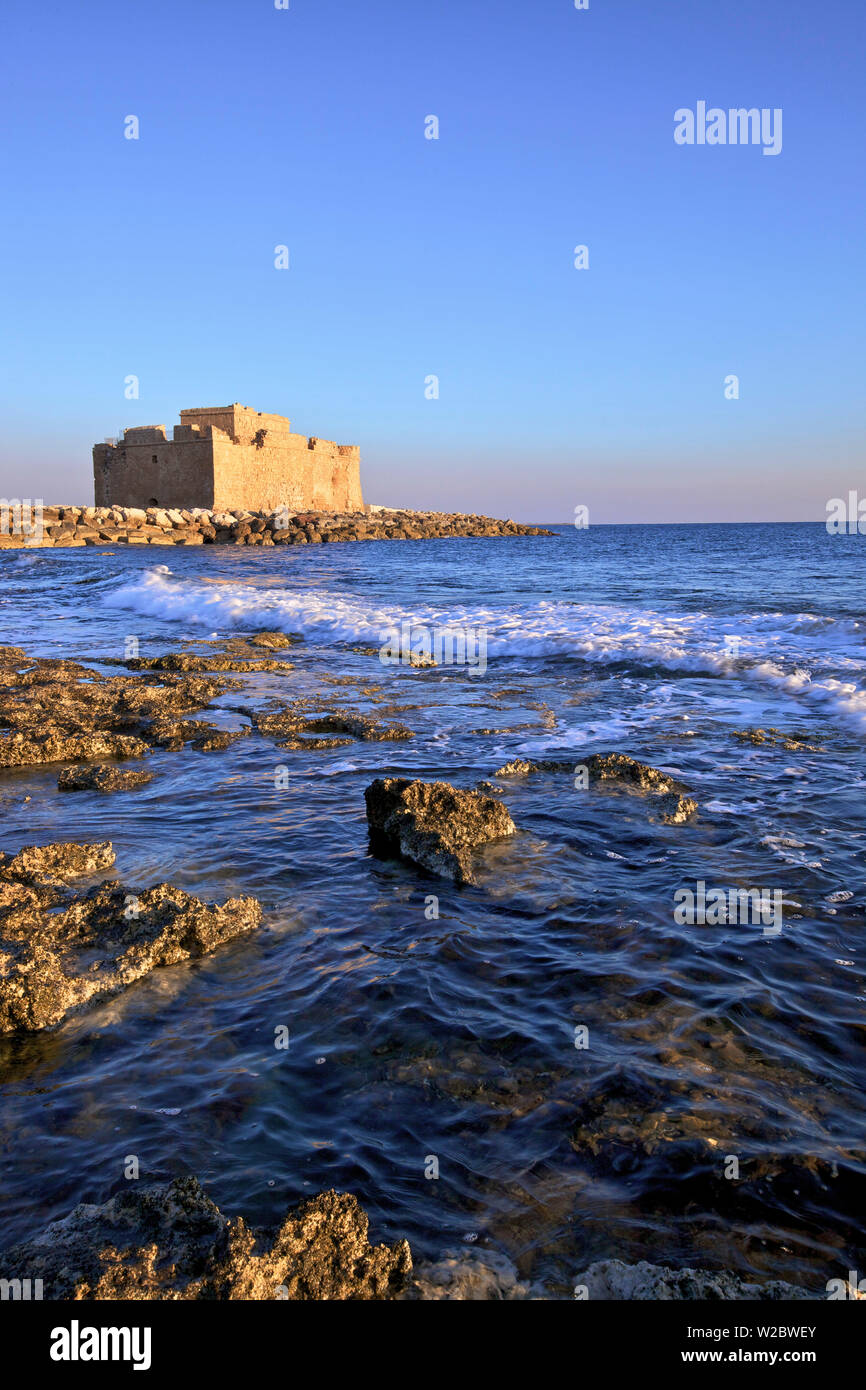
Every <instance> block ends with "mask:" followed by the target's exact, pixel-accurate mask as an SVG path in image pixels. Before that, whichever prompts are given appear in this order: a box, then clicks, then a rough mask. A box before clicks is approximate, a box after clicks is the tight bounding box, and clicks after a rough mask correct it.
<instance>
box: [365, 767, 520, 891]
mask: <svg viewBox="0 0 866 1390" xmlns="http://www.w3.org/2000/svg"><path fill="white" fill-rule="evenodd" d="M364 798H365V801H366V805H367V820H368V821H369V824H370V830H371V841H372V844H373V846H374V848H376V849H377V850H378V851H383V850H384V851H389V850H390V851H391V852H392V853H397V854H399V855H401V856H402V857H403V858H404V859H410V860H412V862H413V863H415V864H419V865H420V866H421V867H422V868H425V869H428V870H429V871H430V872H431V873H434V874H438V875H440V876H441V877H442V878H450V879H453V880H454V882H455V883H458V884H469V883H474V882H475V875H474V871H473V867H472V855H473V851H474V850H476V849H478V848H479V847H480V846H481V845H485V844H487V843H489V842H490V841H491V840H499V839H503V838H504V837H505V836H508V835H513V834H514V833H515V829H516V827H515V825H514V822H513V820H512V819H511V816H510V815H509V813H508V811H507V809H506V808H505V806H503V805H502V803H501V802H499V801H495V800H494V799H493V798H492V797H489V796H482V795H480V794H479V793H478V792H474V791H460V790H458V788H456V787H452V786H451V785H450V784H449V783H448V782H420V781H416V782H412V781H409V780H408V779H407V778H401V777H391V778H385V779H382V778H377V779H376V781H375V782H373V783H371V785H370V786H369V787H368V788H367V790H366V791H365V793H364Z"/></svg>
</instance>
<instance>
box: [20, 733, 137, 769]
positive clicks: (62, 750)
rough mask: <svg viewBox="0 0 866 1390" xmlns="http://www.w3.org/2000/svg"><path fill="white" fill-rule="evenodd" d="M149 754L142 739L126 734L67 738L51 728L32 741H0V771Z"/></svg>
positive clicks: (23, 736) (68, 735)
mask: <svg viewBox="0 0 866 1390" xmlns="http://www.w3.org/2000/svg"><path fill="white" fill-rule="evenodd" d="M149 752H150V749H149V748H148V746H147V744H146V743H145V742H144V741H143V740H142V739H140V738H133V737H131V736H130V735H127V734H112V733H105V732H103V731H101V730H98V731H95V732H93V733H75V734H67V733H65V732H64V731H63V730H61V729H56V728H55V729H49V730H48V732H47V733H44V734H41V735H36V736H34V737H30V736H28V735H27V734H25V733H10V734H7V735H6V736H5V737H4V738H0V767H29V766H32V765H33V764H35V763H61V762H62V763H66V762H79V761H80V760H82V759H85V758H142V757H144V756H145V755H146V754H147V753H149Z"/></svg>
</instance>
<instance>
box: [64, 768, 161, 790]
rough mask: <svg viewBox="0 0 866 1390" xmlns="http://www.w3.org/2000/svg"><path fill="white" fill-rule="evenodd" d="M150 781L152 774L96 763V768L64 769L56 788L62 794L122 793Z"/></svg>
mask: <svg viewBox="0 0 866 1390" xmlns="http://www.w3.org/2000/svg"><path fill="white" fill-rule="evenodd" d="M152 780H153V773H152V772H144V771H143V770H139V769H135V768H122V767H113V766H112V765H111V764H110V763H98V764H97V766H96V767H88V766H86V765H84V766H81V767H67V768H64V770H63V771H62V772H61V774H60V776H59V777H58V779H57V786H58V788H59V790H60V791H62V792H83V791H97V792H122V791H132V790H133V789H134V788H135V787H143V786H145V785H146V784H147V783H148V782H151V781H152Z"/></svg>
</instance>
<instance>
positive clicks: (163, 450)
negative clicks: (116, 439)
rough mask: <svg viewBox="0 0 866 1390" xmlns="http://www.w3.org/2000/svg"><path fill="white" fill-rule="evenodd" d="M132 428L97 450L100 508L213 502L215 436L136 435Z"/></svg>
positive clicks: (96, 501)
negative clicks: (170, 437)
mask: <svg viewBox="0 0 866 1390" xmlns="http://www.w3.org/2000/svg"><path fill="white" fill-rule="evenodd" d="M141 433H142V431H133V430H128V431H127V435H126V437H125V438H124V439H123V440H122V441H121V442H120V443H119V444H118V445H117V446H116V447H112V446H111V445H110V444H97V445H96V447H95V448H94V450H93V495H94V504H95V505H96V506H97V507H111V506H115V505H117V506H120V507H150V506H154V505H157V506H160V507H211V506H213V441H212V440H211V439H206V438H196V439H190V440H183V441H181V442H178V441H176V440H166V438H165V431H164V430H163V431H162V434H161V438H159V437H158V438H150V439H147V440H140V439H138V438H137V439H136V440H135V442H131V443H129V442H127V439H128V438H129V437H130V436H132V435H140V434H141Z"/></svg>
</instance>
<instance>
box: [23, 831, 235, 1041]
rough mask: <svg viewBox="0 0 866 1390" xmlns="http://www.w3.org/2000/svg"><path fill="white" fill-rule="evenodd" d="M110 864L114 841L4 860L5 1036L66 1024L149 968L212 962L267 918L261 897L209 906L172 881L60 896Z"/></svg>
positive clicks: (38, 850)
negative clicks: (72, 882)
mask: <svg viewBox="0 0 866 1390" xmlns="http://www.w3.org/2000/svg"><path fill="white" fill-rule="evenodd" d="M113 863H114V851H113V849H112V847H111V845H110V844H109V843H107V842H106V843H104V844H99V845H44V846H31V847H30V848H28V849H25V850H22V851H21V852H20V853H19V854H17V855H15V856H14V858H12V859H8V858H6V857H5V856H4V858H3V860H2V862H0V1033H9V1032H14V1031H15V1030H17V1029H24V1030H27V1031H31V1032H32V1031H36V1030H38V1029H42V1028H50V1027H52V1026H54V1025H55V1024H57V1023H60V1022H61V1021H62V1020H63V1019H64V1018H65V1017H66V1016H67V1014H69V1013H71V1012H72V1011H73V1010H75V1009H78V1008H80V1007H81V1006H82V1005H84V1004H88V1003H94V1002H96V1001H99V1000H102V999H107V998H109V997H110V996H112V995H115V994H119V993H121V992H122V991H123V990H125V989H127V988H128V987H129V986H130V985H131V984H133V983H134V982H135V981H136V980H140V979H141V978H142V977H143V976H144V975H147V974H149V973H150V971H151V970H154V969H156V968H157V967H159V966H163V965H176V964H178V963H179V962H181V961H185V960H192V959H196V958H198V957H199V956H203V955H207V954H208V953H209V952H210V951H213V950H215V949H216V947H217V946H220V945H222V944H223V943H224V942H226V941H230V940H231V939H232V938H233V937H235V936H239V935H240V934H241V933H243V932H247V931H251V930H252V929H253V928H254V927H257V926H258V925H259V923H260V921H261V907H260V905H259V903H258V902H257V901H256V899H255V898H231V899H229V901H228V902H226V903H224V904H222V905H221V906H219V905H208V904H207V903H204V902H201V901H200V899H198V898H194V897H192V896H191V895H190V894H189V893H185V892H184V891H183V890H182V889H181V888H174V887H172V885H171V884H168V883H160V884H157V885H156V886H155V887H153V888H145V889H143V890H142V891H141V892H138V893H132V892H129V891H127V890H126V889H125V888H122V887H120V886H118V885H116V884H112V883H103V884H101V885H100V886H99V887H98V888H93V889H91V890H90V892H88V893H87V894H85V895H84V896H83V897H72V896H70V895H69V894H68V893H62V892H59V891H57V885H63V884H65V883H66V882H67V880H68V879H70V878H72V877H74V876H77V875H83V874H93V873H96V872H99V871H100V870H101V869H103V868H107V867H108V866H109V865H111V864H113Z"/></svg>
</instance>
